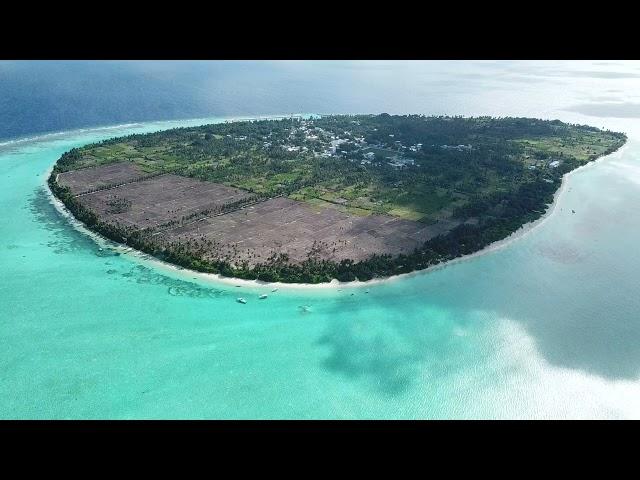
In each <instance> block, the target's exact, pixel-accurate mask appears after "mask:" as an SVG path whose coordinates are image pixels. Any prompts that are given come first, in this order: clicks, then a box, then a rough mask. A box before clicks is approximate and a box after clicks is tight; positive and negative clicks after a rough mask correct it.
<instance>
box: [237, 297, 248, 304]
mask: <svg viewBox="0 0 640 480" xmlns="http://www.w3.org/2000/svg"><path fill="white" fill-rule="evenodd" d="M236 302H238V303H247V301H246V300H245V299H244V298H242V297H238V298H236Z"/></svg>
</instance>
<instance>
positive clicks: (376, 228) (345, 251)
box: [59, 164, 459, 266]
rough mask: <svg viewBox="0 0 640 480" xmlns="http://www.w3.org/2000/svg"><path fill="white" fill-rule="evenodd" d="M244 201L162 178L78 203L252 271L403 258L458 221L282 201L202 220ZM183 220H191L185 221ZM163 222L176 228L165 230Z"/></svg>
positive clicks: (96, 174)
mask: <svg viewBox="0 0 640 480" xmlns="http://www.w3.org/2000/svg"><path fill="white" fill-rule="evenodd" d="M87 170H92V171H91V172H87ZM101 171H104V172H105V173H104V175H102V174H101ZM127 174H128V175H129V178H135V177H139V176H140V174H139V172H137V171H135V170H132V169H128V168H124V167H123V165H122V164H116V165H109V166H104V167H97V168H92V169H83V170H76V171H71V172H66V173H65V174H64V177H63V176H62V175H61V176H60V179H59V181H60V183H62V184H63V185H67V186H70V187H71V186H73V188H74V190H75V191H78V192H84V191H87V190H88V189H90V188H91V187H92V186H95V185H97V184H100V182H101V181H103V182H112V183H113V180H114V179H116V178H117V179H118V181H121V180H124V179H126V175H127ZM134 175H135V176H134ZM125 181H126V180H125ZM250 195H251V194H250V193H249V192H246V191H244V190H240V189H237V188H231V187H227V186H225V185H221V184H217V183H213V182H206V181H201V180H197V179H193V178H187V177H181V176H177V175H173V174H166V175H161V176H157V177H152V178H149V179H145V180H142V181H136V182H133V183H128V184H124V185H120V186H117V187H114V188H109V189H105V190H100V191H97V192H93V193H87V194H81V195H78V196H77V198H78V200H79V201H80V202H81V203H82V204H84V205H85V206H86V207H88V208H89V209H91V210H92V211H93V212H95V213H96V214H97V215H98V216H99V217H100V218H101V219H103V220H105V221H107V222H110V223H115V222H118V223H120V224H121V225H127V226H134V227H137V228H140V229H143V228H151V229H152V231H153V233H154V238H155V240H156V241H157V242H158V243H160V244H169V243H181V244H192V245H194V247H195V246H196V245H197V246H198V247H202V246H204V247H205V252H206V253H205V256H206V257H208V258H210V259H224V260H227V261H229V262H231V263H234V264H238V263H240V262H243V261H247V262H248V263H249V265H251V266H253V265H255V264H257V263H261V262H264V261H266V260H267V258H268V257H269V256H271V255H272V254H273V253H285V254H287V255H288V256H289V261H290V262H291V263H300V262H302V261H304V260H305V259H307V258H308V255H309V252H311V251H312V250H313V251H314V252H315V253H314V254H315V255H316V256H317V258H321V259H326V260H332V261H336V262H339V261H340V260H343V259H351V260H354V261H359V260H364V259H366V258H368V257H370V256H371V255H373V254H383V253H384V254H392V255H395V254H399V253H410V252H412V251H413V250H414V249H415V248H417V247H420V246H421V245H422V244H423V243H424V242H425V241H427V240H429V239H430V238H433V237H435V236H437V235H439V234H441V233H446V232H447V231H449V230H450V229H451V228H453V227H455V226H456V225H457V224H458V223H459V222H452V221H442V222H438V223H436V224H433V225H426V224H424V223H420V222H414V221H410V220H403V219H400V218H397V217H392V216H389V215H370V216H366V217H360V216H355V215H350V214H348V213H345V212H342V211H340V210H337V209H335V208H320V209H319V208H317V207H312V206H310V205H308V204H306V203H304V202H299V201H295V200H291V199H289V198H284V197H279V198H271V199H269V200H266V201H262V202H259V203H256V204H253V205H250V206H245V207H242V208H239V209H237V210H235V211H231V212H228V213H224V214H208V215H207V214H206V211H207V210H211V209H212V208H214V207H216V206H221V205H224V204H228V203H230V202H235V201H237V200H243V199H247V198H249V197H250ZM117 202H121V205H124V206H122V208H121V209H120V210H118V209H114V204H117ZM194 215H195V217H193V216H194ZM189 216H192V217H193V218H186V219H185V217H189ZM169 222H177V223H176V224H172V225H168V226H167V225H166V224H167V223H169Z"/></svg>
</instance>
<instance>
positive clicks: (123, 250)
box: [43, 114, 628, 290]
mask: <svg viewBox="0 0 640 480" xmlns="http://www.w3.org/2000/svg"><path fill="white" fill-rule="evenodd" d="M299 115H304V114H299ZM307 115H310V114H307ZM268 117H275V115H274V116H261V117H253V118H251V119H257V118H268ZM251 119H247V118H243V120H251ZM194 120H195V121H200V120H203V119H194ZM223 121H224V120H223ZM226 121H234V119H226ZM166 122H167V123H169V122H171V121H166ZM154 123H155V122H154ZM158 123H160V122H158ZM627 145H628V140H627V142H625V143H624V144H623V145H622V146H621V147H620V148H618V149H617V150H616V151H614V152H611V153H609V154H608V155H603V156H602V157H599V158H597V159H596V160H593V161H591V162H588V163H586V164H584V165H581V166H580V167H578V168H576V169H574V170H572V171H570V172H568V173H566V174H565V175H563V176H562V179H561V183H560V187H559V188H558V189H557V190H556V191H555V193H554V195H553V201H552V202H551V203H550V204H548V205H547V209H546V211H545V212H544V214H543V215H542V216H540V217H539V218H538V219H536V220H533V221H531V222H528V223H525V224H523V225H522V226H520V228H518V230H516V231H514V232H512V233H511V234H510V235H509V236H508V237H505V238H503V239H501V240H497V241H495V242H493V243H491V244H489V245H487V246H485V247H484V248H482V249H480V250H478V251H476V252H474V253H471V254H468V255H463V256H461V257H458V258H454V259H451V260H447V261H445V262H442V263H439V264H437V265H432V266H429V267H427V268H424V269H421V270H415V271H413V272H409V273H402V274H399V275H393V276H390V277H380V278H373V279H371V280H366V281H360V280H354V281H351V282H341V281H339V280H337V279H335V278H334V279H333V280H331V281H330V282H324V283H286V282H265V281H262V280H247V279H240V278H234V277H225V276H222V275H220V274H215V273H204V272H198V271H196V270H190V269H188V268H185V267H180V266H178V265H174V264H172V263H169V262H166V261H163V260H160V259H158V258H156V257H154V256H152V255H150V254H147V253H144V252H141V251H138V250H135V249H134V248H132V247H130V246H128V245H124V244H119V243H116V242H114V241H113V240H110V239H108V238H106V237H104V236H102V235H101V234H99V233H97V232H94V231H92V230H90V229H89V228H88V227H86V226H85V225H84V224H83V223H82V222H81V221H80V220H78V219H76V218H75V216H74V215H73V214H72V213H71V212H70V211H69V210H68V209H67V207H66V206H65V205H64V204H63V203H62V201H61V200H59V199H58V198H57V197H56V196H55V195H54V194H53V192H52V191H51V189H50V188H49V185H48V183H47V182H46V181H45V182H44V187H45V190H46V193H47V196H48V197H49V201H50V202H51V203H52V205H53V206H54V208H56V210H57V211H58V212H59V213H60V214H62V215H63V216H64V217H66V218H67V219H69V220H70V224H71V226H72V227H73V228H75V229H76V230H77V231H79V232H81V233H83V234H85V235H88V236H89V237H91V238H92V239H93V240H94V241H95V242H96V243H97V244H98V245H100V247H106V248H109V249H112V250H115V251H117V252H118V253H120V254H126V255H127V256H128V257H133V258H135V259H136V260H143V261H145V262H149V263H150V264H151V265H152V266H153V267H154V268H159V269H161V270H164V271H167V272H171V273H174V274H177V275H178V276H180V277H183V276H184V277H186V276H189V279H190V280H194V279H197V280H201V281H204V282H212V283H217V284H223V285H228V286H234V287H254V288H260V287H268V288H278V289H280V288H283V289H290V290H322V289H337V288H362V287H371V286H374V285H378V284H384V283H388V282H393V281H397V280H401V279H405V278H410V277H412V276H417V275H426V274H429V273H430V272H432V271H434V270H438V269H443V268H446V267H449V266H451V265H453V264H455V263H459V262H463V261H469V260H473V259H474V258H477V257H480V256H482V255H486V254H489V253H492V252H494V251H497V250H499V249H502V248H504V247H506V246H508V245H510V244H511V243H513V242H515V241H517V240H519V239H521V238H523V237H525V236H526V235H528V234H529V233H530V232H531V231H533V230H535V229H536V228H537V227H539V226H540V225H542V224H543V223H544V222H545V221H546V220H547V219H548V218H549V217H550V216H551V215H552V214H553V213H554V212H555V210H556V208H557V205H558V203H559V200H560V198H561V196H562V194H563V193H564V191H565V189H566V185H567V181H568V180H567V179H568V178H569V177H570V176H571V175H573V174H574V173H576V172H579V171H581V170H582V169H584V168H586V167H589V166H592V165H596V164H599V163H601V162H602V161H604V160H607V159H610V158H612V157H613V156H614V155H616V154H620V153H622V152H623V150H624V149H625V148H626V147H627ZM54 166H55V162H54V163H53V164H52V165H51V166H50V167H49V168H48V169H47V170H46V172H45V175H44V176H43V177H44V178H49V176H50V174H51V171H52V170H53V167H54Z"/></svg>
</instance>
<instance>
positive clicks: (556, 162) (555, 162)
mask: <svg viewBox="0 0 640 480" xmlns="http://www.w3.org/2000/svg"><path fill="white" fill-rule="evenodd" d="M558 165H560V161H559V160H554V161H553V162H549V166H550V167H552V168H556V167H557V166H558Z"/></svg>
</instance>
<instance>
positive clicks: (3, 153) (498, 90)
mask: <svg viewBox="0 0 640 480" xmlns="http://www.w3.org/2000/svg"><path fill="white" fill-rule="evenodd" d="M448 65H449V64H448ZM454 67H455V68H453V67H451V66H450V65H449V67H448V68H449V69H450V70H451V71H450V72H449V73H447V74H443V75H442V77H443V78H448V77H447V75H449V78H450V79H451V81H450V82H449V83H448V84H445V83H444V81H443V82H441V83H438V79H434V78H433V75H432V74H430V75H431V76H429V77H428V78H426V79H425V77H423V76H421V75H420V72H416V73H415V75H414V77H415V78H414V77H411V74H412V72H411V69H412V68H415V69H417V67H411V68H409V67H407V71H404V73H402V75H399V74H398V78H401V80H399V79H398V78H396V80H395V82H396V83H397V84H398V91H395V92H394V91H391V90H390V86H389V85H390V84H391V83H393V82H392V77H393V75H394V74H393V72H388V70H383V74H382V77H381V78H382V80H380V79H378V80H376V81H377V82H378V83H376V81H373V82H372V83H373V86H372V87H370V88H371V89H372V91H374V92H375V91H376V88H377V89H380V90H382V88H383V87H384V86H385V85H387V84H389V85H387V87H388V88H387V90H385V91H386V92H387V93H388V95H387V96H386V97H384V98H380V100H379V102H380V103H374V104H372V108H371V109H370V111H380V110H382V109H386V110H387V111H392V109H391V108H386V107H387V104H389V103H390V102H393V100H394V98H395V99H396V100H397V105H398V107H397V111H396V112H393V111H392V113H401V112H403V111H414V112H416V111H417V112H420V113H432V112H433V113H452V114H483V113H487V114H493V115H528V116H539V117H544V118H560V119H562V120H567V121H576V122H580V123H589V124H592V125H595V126H598V127H602V126H606V127H608V128H611V129H615V130H621V131H625V132H627V133H628V134H629V137H630V141H629V143H628V145H627V146H626V147H625V148H624V149H623V150H622V151H620V152H618V153H616V154H613V155H612V156H610V157H608V158H606V159H604V160H602V161H600V162H598V163H597V164H595V165H591V166H589V167H587V168H584V169H582V170H580V171H579V172H577V173H575V174H573V175H571V176H570V177H569V178H568V180H567V182H566V188H565V189H564V191H563V193H562V195H561V196H560V198H559V200H558V204H557V207H556V208H555V210H554V212H553V213H552V214H551V215H550V216H549V217H548V219H547V220H546V221H544V222H543V223H541V224H540V225H539V226H538V227H536V228H535V229H534V230H532V231H531V232H530V233H528V234H527V235H525V236H523V237H522V238H520V239H518V240H516V241H514V242H512V243H510V244H508V245H507V246H505V247H504V248H501V249H499V250H496V251H493V252H490V253H488V254H486V255H483V256H479V257H476V258H472V259H469V260H467V261H462V262H459V263H456V264H452V265H450V266H447V267H445V268H442V269H438V270H435V271H432V272H428V273H421V274H418V275H414V276H410V277H406V278H400V279H396V280H394V281H392V282H388V283H384V284H378V285H374V286H371V287H368V288H362V287H359V288H342V289H340V290H338V289H333V290H331V289H322V290H300V289H289V288H280V289H279V291H278V292H275V293H271V292H270V290H271V288H269V287H246V286H244V287H241V288H236V287H235V286H233V285H227V284H221V283H216V282H215V281H204V280H200V279H195V278H194V276H193V275H191V274H189V273H188V272H184V271H183V272H171V271H169V270H167V269H166V268H163V267H161V266H159V265H157V264H155V263H154V262H153V261H149V260H145V259H140V258H137V257H135V256H132V255H127V254H121V253H120V252H119V251H118V250H117V249H114V248H107V247H106V246H105V245H102V246H101V245H99V244H98V243H96V242H95V241H94V240H93V239H92V238H90V237H88V236H87V235H86V234H84V233H82V232H80V231H78V230H76V229H74V228H73V227H72V226H71V224H70V222H69V220H68V219H67V218H65V217H63V216H62V215H60V213H59V212H58V211H57V210H56V209H55V208H54V206H53V205H52V204H51V203H50V200H49V197H48V196H47V193H46V190H45V186H44V185H45V180H46V175H45V173H46V171H47V170H48V169H49V168H50V167H51V165H52V164H53V163H54V162H55V160H56V159H57V158H59V156H60V155H61V154H62V153H63V152H64V151H66V150H69V149H70V148H72V147H74V146H78V145H82V144H86V143H88V142H93V141H96V140H100V139H104V138H109V137H112V136H117V135H123V134H128V133H133V132H143V131H152V130H157V129H160V128H170V127H173V126H177V125H181V126H182V125H189V124H194V125H195V124H201V123H206V122H207V121H215V120H219V119H208V120H194V121H176V122H164V123H147V124H130V125H125V126H121V127H113V128H107V129H95V130H91V129H87V130H83V131H74V132H67V133H63V134H59V135H50V136H46V137H39V138H35V139H29V140H25V141H19V142H5V143H3V144H1V145H0V205H1V206H2V218H1V220H0V339H1V341H0V344H1V348H0V417H2V418H564V417H568V418H585V417H597V418H600V417H603V418H625V417H635V418H638V417H640V319H639V318H638V316H639V312H640V253H639V252H640V250H639V249H638V245H640V208H638V207H639V206H640V125H639V122H638V120H637V117H640V109H638V104H636V103H635V102H636V100H637V97H635V96H634V95H636V92H640V88H638V87H640V81H639V80H638V79H639V78H640V65H637V64H620V65H606V64H605V63H599V62H594V63H592V64H589V65H586V66H585V65H584V64H580V63H578V64H568V65H566V66H564V65H563V66H558V65H557V64H541V65H539V64H536V65H533V64H526V63H525V64H514V65H509V66H508V67H507V66H504V65H501V64H498V65H497V66H496V65H495V64H493V63H487V64H482V63H481V64H477V65H476V64H474V65H473V66H472V67H466V66H465V65H464V64H459V65H454ZM309 68H311V67H309ZM313 68H315V69H319V68H320V67H318V66H314V67H313ZM467 68H468V69H469V70H470V71H469V72H467V71H466V69H467ZM360 69H361V70H362V71H358V73H359V75H360V76H361V77H362V78H363V80H362V82H365V80H366V73H367V69H371V72H370V75H371V78H374V79H376V78H378V77H376V76H375V75H377V74H376V73H375V72H378V70H380V69H379V68H378V67H376V69H375V70H374V67H373V66H371V65H369V64H367V65H361V66H360ZM507 70H508V72H511V73H508V72H507V73H505V72H506V71H507ZM385 72H386V73H385ZM584 72H586V73H584ZM611 72H614V73H616V72H617V75H614V74H612V73H611ZM445 73H446V72H445ZM384 75H390V76H391V78H388V77H387V76H384ZM407 78H410V79H409V80H408V79H407ZM349 81H350V82H352V83H351V84H349V85H346V86H345V88H346V89H349V88H352V89H353V92H354V95H356V96H357V94H356V93H355V92H357V91H358V89H357V87H358V85H359V84H357V83H354V82H355V80H353V79H350V80H349ZM318 88H319V89H320V87H318ZM312 93H313V92H310V93H309V95H312ZM412 94H413V95H414V97H413V98H414V105H409V104H408V103H407V102H408V101H409V100H408V99H409V98H412V97H411V95H412ZM344 95H346V94H344ZM376 98H377V97H376ZM424 99H427V100H428V101H430V102H432V103H427V100H424ZM372 101H373V100H372ZM436 104H437V105H441V106H440V107H438V106H437V105H436ZM434 105H436V106H434ZM305 106H306V104H302V105H301V107H300V109H299V111H311V110H306V109H305V108H304V107H305ZM338 109H339V108H338V107H336V110H338ZM329 110H330V109H329ZM359 110H360V111H366V109H364V106H362V108H360V109H359ZM261 113H263V112H260V111H256V112H255V115H259V114H261ZM572 210H575V213H572ZM263 292H266V293H269V298H268V299H266V300H258V295H259V294H260V293H263ZM240 295H242V296H243V297H245V298H247V300H248V303H247V304H246V305H241V304H239V303H236V302H235V299H236V297H238V296H240Z"/></svg>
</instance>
